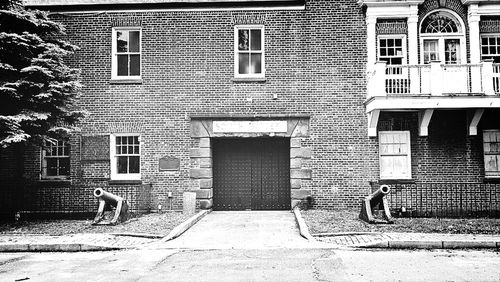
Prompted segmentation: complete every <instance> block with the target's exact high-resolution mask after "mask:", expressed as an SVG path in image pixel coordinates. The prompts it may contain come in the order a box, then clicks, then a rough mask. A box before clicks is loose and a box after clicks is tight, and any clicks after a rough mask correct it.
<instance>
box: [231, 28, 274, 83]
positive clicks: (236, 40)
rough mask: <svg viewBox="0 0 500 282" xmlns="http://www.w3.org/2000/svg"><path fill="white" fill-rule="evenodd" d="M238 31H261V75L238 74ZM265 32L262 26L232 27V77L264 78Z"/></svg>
mask: <svg viewBox="0 0 500 282" xmlns="http://www.w3.org/2000/svg"><path fill="white" fill-rule="evenodd" d="M240 29H260V30H261V36H262V38H261V49H262V63H261V67H262V69H261V73H257V74H252V73H249V74H240V73H238V70H239V58H238V55H239V52H238V30H240ZM265 46H266V43H265V31H264V25H237V26H235V27H234V77H235V78H265V77H266V63H265V62H266V60H265V57H266V55H265V54H266V50H265Z"/></svg>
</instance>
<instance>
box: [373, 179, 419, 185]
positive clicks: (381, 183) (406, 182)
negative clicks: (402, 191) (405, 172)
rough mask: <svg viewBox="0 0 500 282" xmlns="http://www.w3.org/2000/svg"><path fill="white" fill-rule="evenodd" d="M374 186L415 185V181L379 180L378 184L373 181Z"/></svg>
mask: <svg viewBox="0 0 500 282" xmlns="http://www.w3.org/2000/svg"><path fill="white" fill-rule="evenodd" d="M372 183H374V184H377V183H378V185H384V184H415V183H416V181H415V179H380V180H379V181H378V182H376V181H374V182H372Z"/></svg>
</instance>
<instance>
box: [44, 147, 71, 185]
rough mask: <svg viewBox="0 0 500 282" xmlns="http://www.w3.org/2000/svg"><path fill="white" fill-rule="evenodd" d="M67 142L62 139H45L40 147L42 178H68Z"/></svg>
mask: <svg viewBox="0 0 500 282" xmlns="http://www.w3.org/2000/svg"><path fill="white" fill-rule="evenodd" d="M69 167H70V159H69V143H68V142H67V141H64V140H47V141H45V144H44V147H43V148H42V178H46V179H66V178H69Z"/></svg>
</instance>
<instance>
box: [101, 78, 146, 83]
mask: <svg viewBox="0 0 500 282" xmlns="http://www.w3.org/2000/svg"><path fill="white" fill-rule="evenodd" d="M109 83H110V84H142V79H111V80H110V81H109Z"/></svg>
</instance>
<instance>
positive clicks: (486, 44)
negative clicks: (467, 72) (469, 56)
mask: <svg viewBox="0 0 500 282" xmlns="http://www.w3.org/2000/svg"><path fill="white" fill-rule="evenodd" d="M481 59H482V60H486V59H493V62H494V63H500V34H484V35H481Z"/></svg>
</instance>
